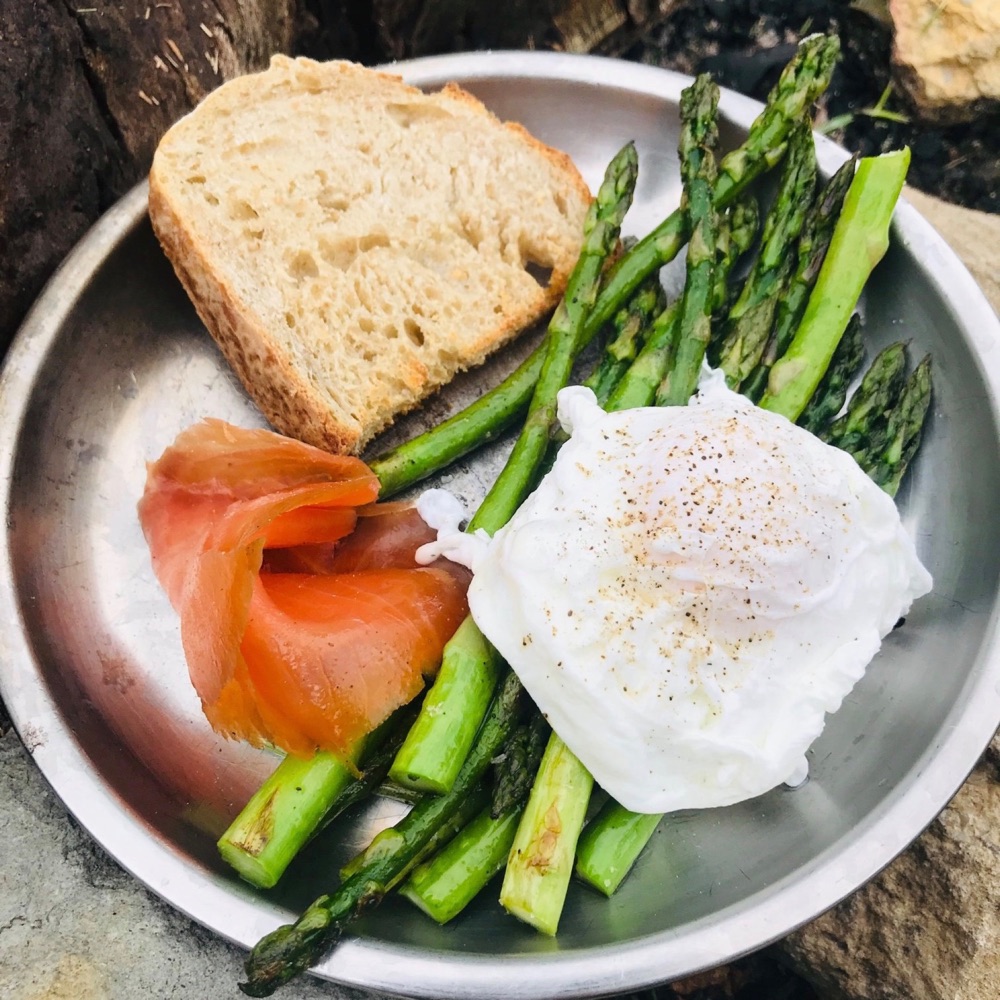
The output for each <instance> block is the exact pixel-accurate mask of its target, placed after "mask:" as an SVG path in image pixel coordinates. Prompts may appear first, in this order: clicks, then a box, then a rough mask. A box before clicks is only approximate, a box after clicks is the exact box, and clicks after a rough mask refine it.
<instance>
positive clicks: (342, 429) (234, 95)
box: [149, 57, 590, 452]
mask: <svg viewBox="0 0 1000 1000" xmlns="http://www.w3.org/2000/svg"><path fill="white" fill-rule="evenodd" d="M358 72H359V68H358V67H356V66H354V64H350V63H340V62H334V63H329V64H320V63H314V62H312V61H310V60H304V59H299V60H290V59H287V58H285V57H275V58H274V60H272V67H271V69H270V70H267V71H265V73H263V74H256V75H255V76H250V77H243V78H239V79H237V80H234V81H232V82H231V83H229V84H226V85H225V86H224V87H223V88H220V90H219V91H216V92H214V93H213V94H212V95H210V96H209V97H208V98H207V99H206V101H205V102H204V104H203V105H202V106H201V108H199V109H196V110H195V111H194V112H192V116H194V115H198V114H199V111H208V112H211V111H213V110H214V109H216V108H217V107H218V106H220V103H221V102H226V103H227V104H229V105H231V106H233V107H235V108H239V107H240V105H241V104H242V103H243V102H244V101H251V100H253V99H254V97H255V95H256V94H257V93H258V91H259V90H260V88H261V87H262V86H265V85H266V83H267V78H268V76H269V74H270V75H271V77H272V79H273V78H274V77H275V75H278V76H279V85H282V86H284V85H286V83H285V79H284V78H288V77H294V76H295V74H305V76H306V79H307V83H306V84H300V85H303V86H307V85H308V81H313V82H316V84H317V85H319V83H318V82H317V81H319V80H322V81H325V82H324V83H323V86H325V87H329V86H335V81H336V79H337V77H338V75H340V74H352V73H358ZM360 72H363V73H365V74H367V75H368V76H369V77H370V78H371V79H372V80H373V81H374V83H375V84H376V85H378V84H380V83H384V84H385V85H391V88H392V93H393V95H394V96H395V95H398V94H400V93H403V94H406V95H412V97H413V99H414V100H418V101H421V102H426V101H428V100H430V101H439V102H440V101H444V102H455V103H457V104H460V105H462V106H463V107H466V108H468V109H469V110H470V111H471V112H473V113H475V114H477V115H483V116H486V117H487V118H488V119H490V120H492V121H493V122H494V123H496V124H497V125H498V126H501V127H502V128H503V129H505V130H507V131H508V133H509V134H511V135H512V136H515V137H516V138H517V140H518V141H519V142H522V143H524V144H525V145H526V146H528V147H530V148H531V149H533V150H534V151H535V152H536V153H537V154H539V155H540V156H542V157H543V158H544V159H545V160H547V161H548V162H549V163H550V164H551V165H552V169H553V171H554V173H555V175H556V176H557V177H558V178H559V179H560V183H561V184H562V190H561V191H560V192H559V197H561V198H563V199H565V200H566V201H567V202H568V203H571V204H572V203H573V202H574V201H575V202H577V203H578V206H574V207H582V208H581V211H580V212H578V213H577V214H580V215H581V217H582V210H585V207H586V205H587V204H588V203H589V201H590V191H589V190H588V188H587V186H586V183H585V182H584V181H583V178H582V177H581V176H580V174H579V172H578V171H577V170H576V167H575V166H574V165H573V163H572V161H571V160H570V158H569V157H568V156H566V154H564V153H562V152H559V151H557V150H554V149H552V148H550V147H548V146H546V145H545V144H544V143H541V142H540V141H539V140H537V139H536V138H535V137H534V136H532V135H531V134H530V133H528V132H527V130H526V129H524V128H523V127H522V126H521V125H519V124H517V123H510V122H508V123H500V122H499V121H497V119H495V118H494V117H493V116H492V114H491V113H490V112H489V111H488V110H487V109H486V108H485V106H484V105H483V104H482V103H481V102H480V101H479V100H478V99H477V98H475V97H474V96H473V95H471V94H469V93H467V92H466V91H464V90H463V89H462V88H461V87H459V86H457V85H456V84H447V85H446V86H445V87H444V88H443V89H442V91H440V92H439V94H435V95H424V94H423V92H422V91H419V90H417V88H414V87H409V86H406V85H405V84H402V82H401V79H400V78H399V77H397V76H393V75H391V74H387V73H383V72H379V71H375V70H361V71H360ZM331 81H333V82H331ZM292 83H294V80H293V81H292ZM401 88H402V89H401ZM182 123H183V120H182ZM177 128H178V127H177V126H175V129H177ZM175 129H172V130H171V131H170V132H168V133H167V136H166V137H165V138H164V140H163V142H162V143H161V147H160V150H158V151H157V156H156V157H155V158H154V163H153V167H152V169H151V171H150V177H149V214H150V219H151V221H152V224H153V229H154V231H155V233H156V236H157V238H158V239H159V241H160V244H161V246H162V247H163V250H164V252H165V254H166V256H167V257H168V259H169V260H170V261H171V263H172V264H173V267H174V270H175V272H176V274H177V276H178V278H179V280H180V282H181V284H182V285H183V287H184V289H185V291H186V292H187V294H188V296H189V297H190V298H191V301H192V303H193V304H194V306H195V309H196V311H197V313H198V315H199V317H200V318H201V320H202V322H203V323H204V324H205V326H206V328H207V329H208V330H209V332H210V333H211V335H212V337H213V338H214V340H215V341H216V343H217V344H218V346H219V348H220V350H221V352H222V354H223V356H224V357H225V359H226V361H227V362H228V364H229V365H230V366H231V368H232V369H233V371H234V372H235V373H236V375H237V377H238V378H239V379H240V381H241V383H242V384H243V386H244V388H245V389H246V391H247V393H248V394H249V396H250V397H251V398H252V399H253V400H254V402H255V403H256V404H257V406H258V407H259V408H260V410H261V411H262V413H263V414H264V416H265V417H266V419H267V420H268V421H269V422H270V423H271V424H272V425H273V426H274V427H275V428H276V429H277V430H279V431H281V432H283V433H285V434H289V435H291V436H294V437H297V438H300V439H301V440H304V441H307V442H308V443H310V444H313V445H316V446H318V447H322V448H325V449H328V450H331V451H335V452H357V451H359V450H360V449H361V448H362V447H363V446H364V445H365V444H366V443H367V442H368V441H369V440H370V439H371V438H372V437H373V436H374V435H375V434H377V433H378V432H379V431H381V430H383V429H384V428H385V427H386V426H388V425H389V423H391V421H392V419H393V418H394V417H395V416H398V415H399V414H401V413H403V412H405V411H406V410H408V409H411V408H413V407H414V406H416V405H418V404H419V403H420V402H421V401H422V400H423V399H425V398H426V397H427V396H428V395H430V394H431V393H432V392H434V391H435V390H437V389H438V388H440V386H441V385H442V384H443V383H444V382H446V381H448V380H449V379H450V378H451V377H453V376H454V375H456V374H458V372H460V371H462V370H464V369H467V368H469V367H473V366H475V365H478V364H480V363H481V362H482V361H483V360H485V358H486V357H487V356H488V355H489V354H490V353H492V352H493V351H494V350H496V349H498V348H499V347H501V346H502V345H503V344H505V343H507V342H509V341H510V340H511V339H513V338H514V337H515V336H516V335H517V334H518V333H520V332H521V331H523V330H525V329H528V328H530V327H531V325H532V324H534V323H535V322H537V321H538V320H539V319H540V318H541V317H542V316H544V315H545V314H546V313H547V312H548V311H549V310H550V309H551V308H552V307H553V306H554V305H555V303H556V302H557V301H558V299H559V298H560V297H561V295H562V292H563V291H564V289H565V286H566V282H567V280H568V277H569V273H570V271H571V269H572V265H573V263H574V262H575V255H576V254H575V252H574V253H573V254H572V255H565V256H564V259H562V260H560V261H559V262H558V263H557V264H556V265H555V266H554V267H553V268H552V272H551V275H550V278H549V281H548V283H547V285H546V286H545V287H541V286H539V287H538V290H537V294H534V295H533V296H531V297H529V298H526V299H523V300H520V301H516V302H515V301H506V300H502V301H500V302H498V303H496V304H495V305H494V311H495V312H496V313H497V322H496V323H495V325H494V326H493V327H492V328H491V329H489V330H487V331H486V332H485V333H484V334H483V335H482V336H479V337H476V338H475V339H474V340H473V341H472V342H471V343H467V344H466V345H465V348H464V350H463V352H462V353H461V354H456V355H455V356H454V357H450V358H449V363H448V365H447V371H446V372H445V374H444V377H441V376H440V375H439V374H438V375H436V376H435V377H432V375H431V372H430V371H429V370H428V367H427V365H426V364H424V363H422V361H421V358H420V357H419V355H417V354H414V355H412V356H408V357H406V358H405V359H404V362H403V364H402V365H401V366H400V369H399V370H398V371H394V373H393V375H394V386H397V387H399V388H396V389H394V390H393V391H387V390H386V389H385V387H384V386H383V387H382V388H381V389H379V388H378V387H369V390H368V393H367V396H366V398H365V399H364V401H363V402H362V403H360V404H358V406H357V409H356V410H355V411H354V412H351V413H349V414H347V413H335V412H333V410H332V408H331V406H330V405H329V403H328V401H327V400H326V399H324V398H323V395H322V393H321V391H320V390H319V389H318V388H317V386H316V385H314V384H313V381H312V380H311V373H310V372H309V371H308V370H307V368H306V367H305V366H304V365H303V364H302V363H301V361H300V360H297V359H296V358H295V357H293V356H292V352H291V351H290V350H289V349H288V346H287V343H286V342H285V341H283V340H282V338H281V337H279V336H277V335H276V331H275V330H274V329H272V328H271V326H270V325H269V324H268V323H267V322H266V321H265V320H264V319H263V317H262V315H261V312H262V311H261V310H260V309H258V308H255V306H254V303H253V302H248V301H247V296H246V295H245V294H241V292H240V290H239V289H237V288H235V287H233V283H232V282H231V281H230V280H229V279H228V278H227V277H226V276H225V275H224V274H223V273H222V270H221V269H220V268H219V267H217V266H216V263H217V262H216V257H217V250H214V249H213V248H212V247H211V246H209V245H207V242H206V239H205V238H204V236H203V235H202V234H201V233H200V232H199V224H198V221H199V220H197V219H195V218H193V217H192V213H191V211H190V209H189V207H188V206H185V205H183V204H181V203H180V202H181V199H180V198H179V197H178V195H177V178H176V176H174V174H173V173H172V172H171V167H170V164H169V163H167V162H166V161H165V159H164V157H163V156H161V150H162V149H164V148H165V147H169V146H170V143H171V142H172V136H173V135H174V134H175ZM577 246H578V245H577ZM503 298H504V299H506V298H507V296H504V297H503ZM286 315H287V314H286ZM282 333H283V334H284V335H285V337H286V340H287V331H282Z"/></svg>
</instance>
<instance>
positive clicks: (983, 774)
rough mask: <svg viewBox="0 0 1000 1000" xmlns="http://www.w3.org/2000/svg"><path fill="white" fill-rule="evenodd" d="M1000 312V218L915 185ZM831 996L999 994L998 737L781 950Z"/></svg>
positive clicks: (828, 999)
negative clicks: (915, 824)
mask: <svg viewBox="0 0 1000 1000" xmlns="http://www.w3.org/2000/svg"><path fill="white" fill-rule="evenodd" d="M906 197H907V198H908V199H909V200H910V202H911V203H912V204H913V205H914V206H915V207H916V208H917V209H918V210H919V211H920V212H921V213H922V214H923V215H924V216H925V217H926V218H927V219H928V221H930V222H931V223H932V224H933V225H934V227H935V228H936V229H937V230H938V232H940V233H941V235H942V236H943V237H944V238H945V239H946V240H947V241H948V242H949V243H950V244H951V246H952V247H953V248H954V249H955V250H956V251H957V252H958V254H959V255H960V256H961V257H962V259H963V260H964V262H965V264H966V266H967V267H968V268H969V270H970V271H971V272H972V274H973V277H975V278H976V280H977V281H978V282H979V284H980V286H981V287H982V288H983V290H984V291H985V292H986V295H987V297H988V298H989V300H990V302H991V303H992V305H993V308H994V309H995V310H997V312H998V313H1000V280H998V278H997V271H996V252H997V247H998V246H1000V216H996V215H986V214H984V213H982V212H972V211H970V210H968V209H964V208H958V207H957V206H955V205H949V204H946V203H945V202H942V201H939V200H938V199H936V198H932V197H930V196H929V195H925V194H921V193H920V192H919V191H915V190H913V189H907V191H906ZM777 948H778V950H779V951H781V952H782V953H783V954H784V955H785V956H786V957H787V958H788V959H789V960H790V961H791V962H792V963H793V965H794V966H795V968H796V969H797V970H798V971H800V972H801V973H802V974H803V975H805V976H806V978H808V979H809V980H810V981H811V982H812V983H814V985H815V986H816V987H817V988H818V989H819V990H820V993H821V995H822V996H823V997H824V1000H996V998H997V996H1000V738H998V739H997V740H994V742H993V744H992V745H991V747H990V749H989V751H988V752H987V754H986V756H985V757H984V758H983V760H982V761H981V762H980V764H979V766H978V767H977V768H976V770H975V771H974V772H973V774H972V776H971V777H970V778H969V780H968V781H967V782H966V784H965V785H964V786H963V787H962V789H961V790H960V791H959V793H958V794H957V795H956V796H955V798H954V799H953V800H952V802H951V804H950V805H949V806H948V808H947V809H945V810H944V812H943V813H942V814H941V815H940V816H939V817H938V819H936V820H935V821H934V823H932V824H931V826H930V827H929V828H928V829H927V830H926V831H925V832H924V834H923V835H922V836H921V837H920V838H919V839H918V840H917V841H916V843H914V845H913V846H912V847H911V848H910V849H909V850H907V851H906V852H905V853H904V854H903V855H901V856H900V857H899V858H897V860H896V861H895V862H893V864H891V865H890V866H889V867H888V868H887V869H886V870H885V871H884V872H883V873H882V874H881V875H880V876H879V877H878V878H876V879H874V880H873V881H872V882H870V883H869V884H868V885H866V886H865V887H864V888H863V889H861V890H860V891H858V892H857V893H855V894H854V895H853V896H851V897H850V898H849V899H847V900H845V901H844V902H843V903H841V904H840V905H839V906H837V907H835V908H834V909H832V910H830V911H829V912H828V913H826V914H824V915H823V916H822V917H820V918H819V919H818V920H815V921H813V923H811V924H809V925H808V926H806V927H804V928H803V929H802V930H800V931H798V932H797V933H795V934H793V935H792V936H791V937H789V938H787V939H785V940H784V941H783V942H781V943H780V944H779V945H778V946H777Z"/></svg>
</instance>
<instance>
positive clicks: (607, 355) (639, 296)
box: [584, 274, 665, 405]
mask: <svg viewBox="0 0 1000 1000" xmlns="http://www.w3.org/2000/svg"><path fill="white" fill-rule="evenodd" d="M664 305H665V302H664V295H663V286H662V285H661V284H660V279H659V275H655V274H654V275H652V276H651V277H649V278H647V279H646V281H644V282H643V283H642V284H641V285H640V286H639V290H638V291H637V292H636V293H635V295H633V296H632V298H631V299H629V301H628V303H627V304H626V305H625V306H624V307H623V308H621V309H619V310H618V312H617V313H616V314H615V318H614V320H613V321H612V337H611V340H610V341H609V342H608V345H607V347H605V349H604V355H603V356H602V358H601V361H600V363H599V364H598V366H597V368H596V369H595V370H594V372H593V374H592V375H591V376H590V377H589V378H588V379H587V380H586V381H585V382H584V385H585V386H587V387H588V388H590V389H593V390H594V395H595V396H596V397H597V401H598V402H599V403H601V404H602V405H603V404H604V402H606V401H607V398H608V396H609V395H610V394H611V390H612V389H614V387H615V386H616V385H617V384H618V381H619V380H620V379H621V377H622V375H623V374H624V373H625V372H626V371H627V370H628V368H629V365H631V363H632V362H633V361H634V360H635V358H636V355H637V354H638V353H639V349H640V348H641V347H642V344H643V342H644V341H645V339H646V334H647V332H648V330H649V327H650V325H651V323H652V321H653V318H654V317H655V316H656V315H657V314H658V313H660V312H661V311H662V310H663V308H664Z"/></svg>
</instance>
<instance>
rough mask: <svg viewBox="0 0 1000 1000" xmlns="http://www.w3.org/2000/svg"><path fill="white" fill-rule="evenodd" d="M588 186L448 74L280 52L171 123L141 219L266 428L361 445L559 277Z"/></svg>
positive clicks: (495, 336)
mask: <svg viewBox="0 0 1000 1000" xmlns="http://www.w3.org/2000/svg"><path fill="white" fill-rule="evenodd" d="M589 201H590V192H589V191H588V189H587V186H586V184H585V183H584V181H583V179H582V178H581V177H580V175H579V173H578V172H577V170H576V168H575V167H574V166H573V164H572V162H571V161H570V160H569V158H568V157H567V156H565V155H564V154H562V153H559V152H557V151H555V150H553V149H550V148H548V147H546V146H544V145H543V144H542V143H540V142H538V141H537V140H536V139H534V138H532V137H531V136H530V135H529V134H528V133H527V132H526V131H525V130H524V129H523V128H522V127H521V126H519V125H516V124H511V123H506V124H505V123H502V122H500V121H499V120H498V119H496V118H495V117H494V116H493V115H492V114H490V113H489V112H488V111H487V110H486V108H485V107H484V106H483V105H482V104H481V103H480V102H479V101H478V100H476V99H475V98H474V97H472V96H471V95H470V94H468V93H466V92H465V91H463V90H461V89H460V88H459V87H457V86H454V85H448V86H446V87H445V88H444V89H443V90H442V91H440V92H438V93H433V94H424V93H422V92H421V91H419V90H416V89H414V88H413V87H409V86H407V85H405V84H403V83H402V82H401V80H400V79H399V78H397V77H394V76H391V75H388V74H385V73H381V72H377V71H374V70H369V69H364V68H362V67H360V66H357V65H355V64H352V63H346V62H330V63H316V62H313V61H311V60H307V59H294V60H293V59H288V58H285V57H282V56H276V57H275V58H274V59H273V60H272V62H271V65H270V68H269V69H268V70H266V71H265V72H263V73H259V74H255V75H252V76H245V77H241V78H239V79H236V80H233V81H231V82H229V83H227V84H225V85H224V86H222V87H220V88H219V89H218V90H216V91H215V92H214V93H212V94H211V95H209V97H207V98H206V99H205V101H204V102H202V104H200V105H199V106H198V107H197V108H196V109H195V110H194V111H193V112H191V114H189V115H187V116H186V117H185V118H183V119H181V120H180V121H179V122H178V123H177V124H176V125H174V126H173V127H172V128H171V129H170V130H169V131H168V132H167V134H166V135H165V136H164V138H163V140H162V141H161V143H160V145H159V148H158V149H157V151H156V155H155V158H154V160H153V166H152V170H151V173H150V177H149V213H150V218H151V220H152V223H153V228H154V230H155V232H156V235H157V237H158V238H159V240H160V243H161V244H162V246H163V248H164V250H165V252H166V254H167V256H168V257H169V258H170V260H171V262H172V263H173V265H174V268H175V270H176V272H177V274H178V276H179V277H180V280H181V282H182V283H183V285H184V287H185V289H186V290H187V292H188V294H189V295H190V297H191V299H192V300H193V302H194V304H195V307H196V308H197V310H198V313H199V315H200V316H201V318H202V320H203V321H204V323H205V325H206V326H207V327H208V329H209V331H210V332H211V334H212V335H213V337H214V338H215V339H216V341H217V342H218V344H219V346H220V348H221V350H222V352H223V354H224V355H225V357H226V359H227V360H228V362H229V363H230V365H231V366H232V367H233V369H234V370H235V371H236V373H237V375H238V376H239V378H240V379H241V381H242V382H243V384H244V385H245V386H246V389H247V392H248V393H249V394H250V396H251V397H252V398H253V400H254V401H255V402H256V403H257V405H258V406H259V407H260V409H261V410H262V411H263V413H264V415H265V416H266V417H267V419H268V420H269V421H270V422H271V423H272V425H273V426H274V427H276V428H277V429H278V430H280V431H282V432H284V433H286V434H290V435H293V436H295V437H298V438H301V439H302V440H305V441H307V442H309V443H311V444H315V445H318V446H320V447H324V448H328V449H331V450H335V451H346V452H350V451H358V450H359V449H360V448H361V447H362V446H363V445H364V444H365V443H366V442H367V441H368V440H370V438H371V437H372V436H373V435H374V434H376V433H377V432H378V431H380V430H381V429H383V428H384V427H386V426H387V425H388V424H389V423H390V422H391V420H392V419H393V417H394V416H396V415H397V414H399V413H401V412H403V411H405V410H407V409H409V408H411V407H413V406H414V405H416V404H417V403H418V402H419V401H420V400H422V399H423V398H425V397H426V396H427V395H428V394H430V393H431V392H433V391H434V390H435V389H437V388H438V387H439V386H441V385H443V384H445V383H446V382H448V381H449V380H450V379H451V378H452V377H453V376H454V375H455V374H457V373H458V372H459V371H461V370H462V369H464V368H467V367H470V366H472V365H476V364H478V363H480V362H481V361H483V359H484V358H485V357H486V356H487V355H488V354H489V353H490V352H491V351H493V350H495V349H496V348H498V347H500V346H501V345H502V344H504V343H505V342H507V341H508V340H509V339H511V338H512V337H514V336H515V335H516V334H517V333H518V332H520V331H522V330H524V329H525V328H526V327H528V326H530V325H531V324H532V323H533V322H534V321H536V320H537V319H538V318H539V317H541V316H542V315H543V314H544V313H545V312H546V311H547V310H548V309H549V308H551V307H552V306H553V305H554V304H555V302H556V301H557V299H558V297H559V296H560V295H561V293H562V291H563V290H564V288H565V284H566V280H567V278H568V276H569V272H570V271H571V269H572V267H573V264H574V262H575V259H576V255H577V253H578V251H579V247H580V240H581V229H582V224H583V218H584V215H585V213H586V209H587V205H588V204H589Z"/></svg>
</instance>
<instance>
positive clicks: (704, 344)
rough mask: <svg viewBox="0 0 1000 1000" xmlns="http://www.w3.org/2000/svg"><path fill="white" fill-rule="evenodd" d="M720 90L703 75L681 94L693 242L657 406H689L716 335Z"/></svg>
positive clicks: (684, 206) (686, 207) (684, 207)
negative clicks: (670, 356) (673, 342)
mask: <svg viewBox="0 0 1000 1000" xmlns="http://www.w3.org/2000/svg"><path fill="white" fill-rule="evenodd" d="M718 103H719V88H718V87H717V86H716V85H715V83H714V82H713V81H712V78H711V77H710V76H707V75H702V76H699V77H698V78H697V79H696V80H695V82H694V83H693V84H692V85H691V86H690V87H688V88H686V89H685V90H684V91H683V92H682V93H681V138H680V144H679V148H678V153H679V155H680V163H681V181H682V184H683V195H682V197H681V211H682V212H684V214H685V215H686V217H687V220H688V228H689V229H690V232H691V241H690V243H689V244H688V252H687V278H686V281H685V283H684V295H683V296H682V298H681V309H680V316H679V318H678V320H677V323H678V326H677V332H676V334H674V337H675V340H676V344H677V347H676V356H675V359H674V363H673V366H672V368H671V369H670V370H669V371H668V372H667V375H666V378H665V379H664V381H663V382H662V383H661V385H660V387H659V388H658V389H657V392H656V397H655V398H656V403H657V405H658V406H670V405H676V404H681V403H686V402H687V401H688V399H689V398H690V396H691V393H692V392H694V388H695V386H696V385H697V384H698V375H699V373H700V372H701V363H702V360H703V359H704V357H705V351H706V350H707V348H708V341H709V339H710V337H711V333H712V308H713V306H714V303H715V293H716V286H715V264H716V254H717V252H718V248H717V243H718V235H719V222H718V217H717V215H716V210H715V206H714V204H713V201H712V196H713V192H714V188H715V180H716V166H715V156H714V154H713V150H714V149H715V144H716V142H717V141H718V138H719V129H718V125H717V123H716V108H717V107H718Z"/></svg>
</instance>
